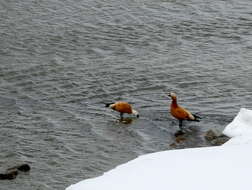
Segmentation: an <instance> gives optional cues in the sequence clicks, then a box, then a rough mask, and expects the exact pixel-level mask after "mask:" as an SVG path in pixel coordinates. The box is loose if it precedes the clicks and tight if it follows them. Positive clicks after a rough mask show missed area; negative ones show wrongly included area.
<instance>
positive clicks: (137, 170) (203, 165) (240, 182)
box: [66, 108, 252, 190]
mask: <svg viewBox="0 0 252 190" xmlns="http://www.w3.org/2000/svg"><path fill="white" fill-rule="evenodd" d="M224 133H225V134H226V135H228V136H229V137H232V138H231V139H230V140H229V141H228V142H227V143H225V144H224V145H225V146H217V147H206V148H191V149H183V150H170V151H163V152H157V153H152V154H147V155H143V156H140V157H138V158H136V159H134V160H132V161H130V162H128V163H126V164H123V165H121V166H118V167H116V168H115V169H113V170H111V171H109V172H106V173H104V175H102V176H100V177H96V178H92V179H87V180H84V181H81V182H79V183H77V184H74V185H71V186H69V187H68V188H66V190H119V189H120V190H153V189H158V190H167V189H173V190H185V189H186V190H202V189H204V190H213V189H215V190H224V189H228V190H238V189H243V190H248V189H251V188H252V180H251V177H250V174H251V173H252V111H251V110H247V109H244V108H242V109H241V110H240V112H239V114H238V115H237V116H236V117H235V118H234V120H233V121H232V122H231V123H230V124H229V125H228V126H227V127H226V128H225V130H224ZM233 144H235V145H236V146H228V145H233Z"/></svg>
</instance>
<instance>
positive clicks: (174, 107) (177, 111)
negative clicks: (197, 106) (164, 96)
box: [168, 92, 201, 130]
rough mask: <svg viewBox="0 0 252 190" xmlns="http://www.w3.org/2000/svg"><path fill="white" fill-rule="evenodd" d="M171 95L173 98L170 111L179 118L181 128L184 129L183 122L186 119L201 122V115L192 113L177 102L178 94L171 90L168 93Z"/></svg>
mask: <svg viewBox="0 0 252 190" xmlns="http://www.w3.org/2000/svg"><path fill="white" fill-rule="evenodd" d="M168 96H169V97H171V99H172V103H171V107H170V112H171V115H172V116H173V117H175V118H176V119H178V120H179V128H180V130H183V128H182V124H183V121H184V120H187V121H197V122H199V121H200V120H199V119H201V118H200V117H199V116H197V115H195V114H192V113H191V112H190V111H188V110H186V109H185V108H183V107H181V106H180V105H178V103H177V96H176V94H175V93H173V92H171V93H169V94H168Z"/></svg>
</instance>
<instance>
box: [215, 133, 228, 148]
mask: <svg viewBox="0 0 252 190" xmlns="http://www.w3.org/2000/svg"><path fill="white" fill-rule="evenodd" d="M229 139H230V138H229V137H227V136H225V135H220V136H218V137H217V138H215V139H213V140H212V141H211V144H212V145H213V146H219V145H223V144H224V143H225V142H227V141H228V140H229Z"/></svg>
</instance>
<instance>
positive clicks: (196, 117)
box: [193, 114, 201, 122]
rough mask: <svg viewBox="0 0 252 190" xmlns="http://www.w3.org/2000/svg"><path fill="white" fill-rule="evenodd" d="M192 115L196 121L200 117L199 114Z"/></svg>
mask: <svg viewBox="0 0 252 190" xmlns="http://www.w3.org/2000/svg"><path fill="white" fill-rule="evenodd" d="M193 116H194V118H195V119H194V121H197V122H199V121H200V119H201V117H200V116H199V115H197V114H193Z"/></svg>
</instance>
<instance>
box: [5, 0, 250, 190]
mask: <svg viewBox="0 0 252 190" xmlns="http://www.w3.org/2000/svg"><path fill="white" fill-rule="evenodd" d="M251 10H252V2H251V1H250V0H240V1H234V0H224V1H217V0H211V1H203V0H189V1H180V0H167V1H165V0H159V1H147V0H139V1H127V0H124V1H120V0H116V1H106V0H102V1H97V0H95V1H94V0H92V1H89V0H82V1H81V0H60V1H59V0H53V1H47V0H40V1H34V0H26V1H18V0H11V1H9V0H8V1H7V0H1V2H0V39H1V43H0V118H1V119H0V127H1V132H0V137H1V143H0V148H1V152H0V169H1V172H3V171H4V170H5V169H6V168H8V167H11V166H13V165H15V164H17V163H23V162H27V163H29V164H30V165H31V167H32V169H31V172H30V173H29V174H20V175H19V176H18V177H17V178H16V179H15V180H13V181H0V189H1V190H6V189H19V190H54V189H64V188H65V187H67V186H68V185H70V184H72V183H75V182H78V181H80V180H82V179H86V178H90V177H94V176H98V175H101V174H102V173H103V172H105V171H108V170H109V169H112V168H113V167H115V166H117V165H119V164H122V163H125V162H126V161H128V160H131V159H133V158H135V157H137V156H138V155H142V154H145V153H149V152H157V151H162V150H168V149H172V148H185V147H200V146H207V145H208V143H207V142H206V141H205V140H204V137H203V135H204V132H205V131H207V130H208V129H211V128H217V129H220V130H222V129H223V128H224V126H225V125H226V124H227V123H229V122H230V121H231V120H232V118H233V117H234V116H235V114H236V113H237V112H238V111H239V109H240V107H247V108H250V109H251V108H252V89H251V87H252V86H251V81H252V64H251V63H252V32H251V31H252V11H251ZM170 91H174V92H176V93H177V94H178V98H179V103H180V104H181V105H183V106H184V107H187V108H189V109H190V110H191V111H192V112H198V113H200V114H201V116H202V117H203V119H202V121H201V122H200V123H186V126H187V127H189V128H190V131H189V132H188V134H187V138H186V140H185V141H184V142H182V143H175V145H176V146H175V147H171V146H170V144H172V143H174V142H175V138H174V133H175V132H176V131H177V130H178V122H177V121H176V120H175V119H173V118H172V117H171V116H170V115H169V113H168V106H169V104H170V100H169V98H168V97H167V96H166V94H167V93H168V92H170ZM115 100H124V101H128V102H130V103H132V104H133V106H134V108H135V109H136V110H138V111H139V112H140V118H139V119H133V120H130V119H128V120H127V121H128V122H125V123H121V122H119V121H118V116H119V115H118V114H117V113H115V112H113V111H110V110H107V109H106V108H105V107H104V104H103V103H105V102H111V101H115Z"/></svg>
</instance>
